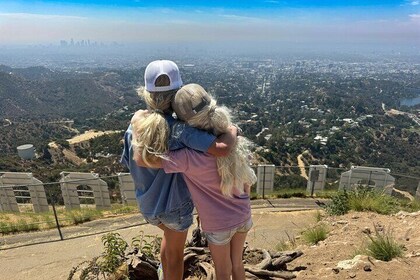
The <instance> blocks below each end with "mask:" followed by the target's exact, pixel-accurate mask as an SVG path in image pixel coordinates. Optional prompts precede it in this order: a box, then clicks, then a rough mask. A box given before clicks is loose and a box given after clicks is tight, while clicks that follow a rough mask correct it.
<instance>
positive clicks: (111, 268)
mask: <svg viewBox="0 0 420 280" xmlns="http://www.w3.org/2000/svg"><path fill="white" fill-rule="evenodd" d="M102 243H103V244H104V248H105V251H104V252H103V253H102V257H101V260H100V261H99V265H100V268H101V270H102V271H103V272H105V273H114V272H115V271H116V270H117V268H118V267H119V266H120V265H121V264H122V263H123V261H124V260H125V256H124V252H125V249H127V247H128V244H127V242H125V240H124V239H122V238H121V236H120V234H119V233H115V232H111V233H108V234H105V235H104V236H102Z"/></svg>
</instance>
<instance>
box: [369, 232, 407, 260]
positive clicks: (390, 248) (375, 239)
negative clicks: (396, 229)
mask: <svg viewBox="0 0 420 280" xmlns="http://www.w3.org/2000/svg"><path fill="white" fill-rule="evenodd" d="M368 238H369V241H370V242H369V244H368V245H367V248H366V252H367V253H368V255H370V256H372V257H374V258H375V259H377V260H381V261H386V262H387V261H390V260H392V259H393V258H396V257H401V256H402V254H403V246H402V245H400V244H398V243H397V242H396V241H395V239H394V238H393V236H392V234H391V232H390V231H388V232H383V233H380V232H379V231H378V230H377V228H376V227H375V236H371V235H368Z"/></svg>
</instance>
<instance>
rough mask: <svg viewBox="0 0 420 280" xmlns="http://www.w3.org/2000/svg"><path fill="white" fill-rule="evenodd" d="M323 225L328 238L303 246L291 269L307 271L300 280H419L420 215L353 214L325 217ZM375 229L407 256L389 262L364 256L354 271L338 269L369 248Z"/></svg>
mask: <svg viewBox="0 0 420 280" xmlns="http://www.w3.org/2000/svg"><path fill="white" fill-rule="evenodd" d="M320 223H324V224H326V225H327V226H328V228H329V230H330V232H329V234H328V238H327V239H326V240H324V241H321V242H319V244H318V245H316V246H300V249H302V251H303V256H302V257H300V258H298V259H296V260H295V261H294V262H293V263H291V265H290V266H289V269H293V266H295V267H298V266H305V267H307V268H306V270H302V271H300V272H298V273H297V279H352V278H355V279H366V280H367V279H390V280H391V279H420V212H416V213H411V214H409V213H404V212H400V213H398V214H396V215H393V216H384V215H379V214H376V213H360V212H354V213H350V214H347V215H344V216H338V217H326V218H324V219H323V220H322V221H321V222H320ZM375 227H376V229H378V230H379V232H380V233H387V234H391V235H392V236H393V237H394V239H395V240H396V241H397V242H398V243H399V244H401V245H403V246H404V253H403V254H404V256H403V257H402V258H396V259H393V260H391V261H389V262H384V261H378V260H375V259H374V258H372V257H368V256H361V257H356V258H355V260H356V259H359V262H358V263H356V265H354V267H352V268H347V269H341V268H337V265H338V263H339V262H340V261H344V260H351V259H353V257H354V255H355V254H356V252H357V251H358V250H359V251H360V248H361V247H362V246H364V245H366V244H367V242H368V240H369V239H368V237H367V233H369V232H371V234H372V235H373V236H375Z"/></svg>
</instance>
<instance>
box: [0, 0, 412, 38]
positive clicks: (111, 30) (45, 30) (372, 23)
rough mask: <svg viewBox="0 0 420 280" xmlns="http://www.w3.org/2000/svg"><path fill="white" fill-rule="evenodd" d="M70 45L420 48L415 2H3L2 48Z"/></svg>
mask: <svg viewBox="0 0 420 280" xmlns="http://www.w3.org/2000/svg"><path fill="white" fill-rule="evenodd" d="M111 3H112V4H111ZM70 38H74V40H76V41H77V40H82V39H84V40H87V39H90V40H91V41H102V42H110V41H117V42H121V43H129V42H166V41H176V42H181V43H182V42H195V41H199V42H207V41H209V42H224V41H233V42H238V41H259V42H264V41H284V42H308V43H310V42H327V43H328V42H351V43H359V42H366V43H399V44H401V43H402V44H414V45H416V44H419V45H420V0H411V1H404V0H402V1H390V0H374V1H334V0H325V1H313V0H312V1H309V0H305V1H295V0H285V1H282V0H279V1H277V0H259V1H258V0H257V1H249V0H238V1H201V0H195V1H175V0H172V1H159V0H132V1H130V0H123V1H105V0H97V1H82V0H70V1H64V0H61V1H59V0H37V1H9V0H1V1H0V45H7V44H38V43H54V44H58V43H59V40H61V39H65V40H67V41H69V40H70ZM417 46H418V45H417Z"/></svg>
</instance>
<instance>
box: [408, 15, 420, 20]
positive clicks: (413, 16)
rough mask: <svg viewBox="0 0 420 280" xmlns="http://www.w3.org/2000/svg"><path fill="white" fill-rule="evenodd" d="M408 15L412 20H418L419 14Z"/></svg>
mask: <svg viewBox="0 0 420 280" xmlns="http://www.w3.org/2000/svg"><path fill="white" fill-rule="evenodd" d="M409 17H410V18H411V19H412V20H420V14H412V15H409Z"/></svg>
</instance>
